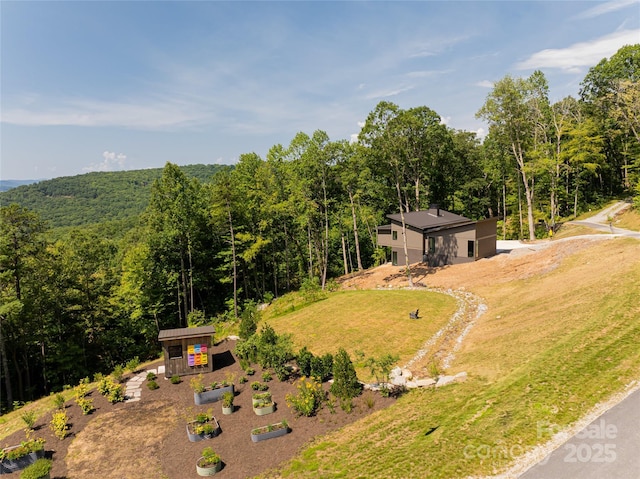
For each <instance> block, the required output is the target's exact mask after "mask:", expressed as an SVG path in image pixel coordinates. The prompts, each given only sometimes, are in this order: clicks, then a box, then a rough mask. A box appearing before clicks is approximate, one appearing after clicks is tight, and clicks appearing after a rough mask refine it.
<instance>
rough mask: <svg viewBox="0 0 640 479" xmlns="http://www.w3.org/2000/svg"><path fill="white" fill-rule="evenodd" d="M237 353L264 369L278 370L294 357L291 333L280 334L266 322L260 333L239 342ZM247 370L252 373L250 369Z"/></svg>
mask: <svg viewBox="0 0 640 479" xmlns="http://www.w3.org/2000/svg"><path fill="white" fill-rule="evenodd" d="M235 353H236V355H237V356H238V358H239V359H240V360H241V361H242V360H244V361H246V362H248V363H258V364H259V365H260V366H262V368H263V369H269V368H271V369H274V370H277V369H278V368H282V367H284V366H286V364H287V362H288V361H290V360H292V359H293V357H294V355H293V341H292V339H291V335H290V334H282V335H278V334H276V332H275V331H274V329H273V328H272V327H271V326H269V325H268V324H265V325H264V326H263V327H262V330H261V331H260V333H256V334H254V335H252V336H251V337H250V338H249V339H247V340H245V341H240V342H238V344H237V345H236V348H235ZM245 372H246V373H247V374H250V372H249V370H248V369H246V370H245Z"/></svg>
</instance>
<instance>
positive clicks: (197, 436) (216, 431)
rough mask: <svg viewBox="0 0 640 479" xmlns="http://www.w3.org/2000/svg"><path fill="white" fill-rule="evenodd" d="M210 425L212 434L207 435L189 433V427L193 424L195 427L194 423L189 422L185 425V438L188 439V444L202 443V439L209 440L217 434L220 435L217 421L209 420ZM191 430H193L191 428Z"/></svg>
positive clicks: (214, 419)
mask: <svg viewBox="0 0 640 479" xmlns="http://www.w3.org/2000/svg"><path fill="white" fill-rule="evenodd" d="M209 423H210V424H212V425H213V434H210V435H207V434H195V433H193V432H191V431H190V429H189V425H191V424H193V425H195V424H196V422H195V421H193V422H190V423H189V424H187V437H188V438H189V441H190V442H198V441H202V440H203V439H211V438H213V437H216V436H217V435H218V434H220V433H221V432H222V430H221V429H220V424H219V423H218V420H217V419H216V418H215V417H214V418H213V419H211V421H209ZM191 429H193V428H191Z"/></svg>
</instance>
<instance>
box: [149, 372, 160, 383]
mask: <svg viewBox="0 0 640 479" xmlns="http://www.w3.org/2000/svg"><path fill="white" fill-rule="evenodd" d="M157 378H158V376H156V375H155V373H153V372H151V371H149V372H148V373H147V381H155V380H156V379H157Z"/></svg>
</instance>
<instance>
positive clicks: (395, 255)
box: [391, 251, 398, 266]
mask: <svg viewBox="0 0 640 479" xmlns="http://www.w3.org/2000/svg"><path fill="white" fill-rule="evenodd" d="M391 264H392V265H394V266H398V252H397V251H393V252H392V253H391Z"/></svg>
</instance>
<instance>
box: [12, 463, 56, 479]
mask: <svg viewBox="0 0 640 479" xmlns="http://www.w3.org/2000/svg"><path fill="white" fill-rule="evenodd" d="M52 466H53V461H51V459H44V458H42V459H38V460H37V461H36V462H34V463H33V464H31V465H29V466H27V467H26V468H24V469H23V470H22V472H21V473H20V479H44V478H48V477H49V473H50V472H51V467H52Z"/></svg>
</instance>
